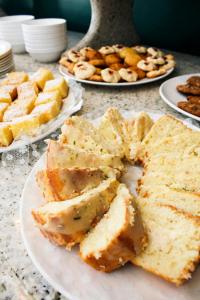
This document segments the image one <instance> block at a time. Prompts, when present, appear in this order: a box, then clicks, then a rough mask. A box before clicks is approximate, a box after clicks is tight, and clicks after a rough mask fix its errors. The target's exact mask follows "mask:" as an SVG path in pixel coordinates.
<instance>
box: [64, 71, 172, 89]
mask: <svg viewBox="0 0 200 300" xmlns="http://www.w3.org/2000/svg"><path fill="white" fill-rule="evenodd" d="M173 70H174V68H171V69H170V70H168V71H167V72H166V73H165V74H164V75H161V76H157V77H155V78H144V79H140V80H137V81H134V82H118V83H109V82H102V81H92V80H85V79H78V78H76V77H75V76H74V75H73V74H71V73H69V72H68V70H67V68H65V67H63V66H59V71H60V73H61V74H62V75H63V76H64V77H67V78H70V79H72V80H75V81H77V82H80V83H86V84H93V85H101V86H114V87H117V86H132V85H140V84H145V83H150V82H153V81H157V80H160V79H162V78H165V77H167V76H168V75H169V74H171V73H172V72H173Z"/></svg>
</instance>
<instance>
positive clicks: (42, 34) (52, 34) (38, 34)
mask: <svg viewBox="0 0 200 300" xmlns="http://www.w3.org/2000/svg"><path fill="white" fill-rule="evenodd" d="M66 32H67V31H66V28H60V29H59V30H57V31H56V32H52V31H48V35H47V33H46V31H42V30H41V31H40V30H37V31H31V30H25V29H24V28H23V35H24V36H31V37H32V38H35V39H36V38H43V37H45V38H55V37H57V36H63V35H66Z"/></svg>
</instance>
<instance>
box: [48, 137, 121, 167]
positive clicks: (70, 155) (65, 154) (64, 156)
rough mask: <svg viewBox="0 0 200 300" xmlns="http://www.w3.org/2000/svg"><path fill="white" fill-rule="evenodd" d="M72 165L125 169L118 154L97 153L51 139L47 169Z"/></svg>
mask: <svg viewBox="0 0 200 300" xmlns="http://www.w3.org/2000/svg"><path fill="white" fill-rule="evenodd" d="M71 167H79V168H81V167H83V168H98V167H112V168H115V169H118V170H119V171H123V169H124V166H123V163H122V162H121V159H120V158H119V157H118V156H113V155H111V154H104V155H97V154H93V153H90V152H86V151H84V150H82V149H79V148H76V147H72V146H68V145H63V144H60V143H59V142H56V141H53V140H50V141H49V144H48V148H47V169H49V170H51V169H55V168H71Z"/></svg>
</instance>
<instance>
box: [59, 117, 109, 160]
mask: <svg viewBox="0 0 200 300" xmlns="http://www.w3.org/2000/svg"><path fill="white" fill-rule="evenodd" d="M61 132H62V133H61V135H60V138H59V141H60V142H61V143H63V144H68V145H72V146H76V147H78V148H81V149H84V150H85V151H89V152H93V153H96V154H100V155H101V154H106V153H108V151H107V150H106V149H104V147H103V145H102V143H101V142H102V141H101V137H100V136H99V135H98V133H97V130H96V128H95V127H94V126H93V125H92V124H91V123H90V122H89V121H87V120H85V119H83V118H81V117H78V116H73V117H71V118H69V119H67V120H66V121H65V123H64V125H63V126H62V128H61Z"/></svg>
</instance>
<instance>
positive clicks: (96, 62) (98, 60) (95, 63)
mask: <svg viewBox="0 0 200 300" xmlns="http://www.w3.org/2000/svg"><path fill="white" fill-rule="evenodd" d="M88 62H89V63H90V64H91V65H93V66H95V67H98V66H102V67H103V66H105V65H106V64H105V61H104V59H102V58H96V59H91V60H89V61H88Z"/></svg>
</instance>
